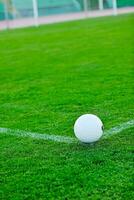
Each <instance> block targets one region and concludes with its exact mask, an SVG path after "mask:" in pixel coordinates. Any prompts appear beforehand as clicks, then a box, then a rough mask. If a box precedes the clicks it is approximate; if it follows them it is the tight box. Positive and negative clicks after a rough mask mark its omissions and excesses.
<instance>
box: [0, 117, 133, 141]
mask: <svg viewBox="0 0 134 200" xmlns="http://www.w3.org/2000/svg"><path fill="white" fill-rule="evenodd" d="M131 127H134V120H131V121H128V122H125V123H122V124H120V125H118V126H116V127H114V128H111V129H109V130H108V131H105V132H104V135H103V137H102V139H103V138H108V137H110V136H112V135H115V134H117V133H120V132H122V131H123V130H126V129H128V128H131ZM0 133H1V134H6V135H12V136H17V137H29V138H33V139H38V140H50V141H54V142H61V143H68V144H70V143H76V142H77V139H75V138H73V137H69V136H68V137H67V136H62V135H51V134H50V135H49V134H40V133H33V132H27V131H22V130H13V129H10V128H0Z"/></svg>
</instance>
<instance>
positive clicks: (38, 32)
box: [0, 14, 134, 200]
mask: <svg viewBox="0 0 134 200" xmlns="http://www.w3.org/2000/svg"><path fill="white" fill-rule="evenodd" d="M133 17H134V15H133V14H129V15H121V16H118V17H104V18H96V19H88V20H80V21H75V22H67V23H61V24H55V25H47V26H41V27H38V28H28V29H20V30H12V31H3V32H1V33H0V127H7V128H13V129H21V130H28V131H34V132H39V133H47V134H58V135H64V136H66V135H68V136H72V137H73V123H74V121H75V119H76V118H77V117H78V116H79V115H81V114H84V113H93V114H96V115H98V116H99V117H100V118H101V119H102V121H103V122H104V127H105V129H109V128H111V127H114V126H116V125H118V124H119V123H122V122H126V121H129V120H131V119H133V112H134V107H133V102H134V98H133V50H134V48H133V41H134V40H133V33H134V26H133ZM133 131H134V129H133V128H131V129H129V130H125V131H124V132H122V133H120V134H118V135H115V136H112V137H111V138H108V139H105V140H101V141H99V142H98V143H96V144H95V145H92V146H90V145H89V146H85V145H81V144H59V143H54V142H49V141H39V140H38V141H37V140H33V139H30V138H29V139H28V138H21V139H20V138H16V137H13V136H7V135H4V134H1V135H0V138H1V140H0V152H1V153H0V154H1V159H0V164H1V167H0V172H1V199H13V200H14V199H15V200H21V199H30V200H32V199H68V200H70V199H83V200H85V199H93V200H96V199H106V200H108V199H132V197H133V195H134V194H133V182H132V174H133V159H132V154H133V152H134V148H133V140H132V137H133V135H134V134H133Z"/></svg>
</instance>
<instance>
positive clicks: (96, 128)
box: [74, 114, 103, 143]
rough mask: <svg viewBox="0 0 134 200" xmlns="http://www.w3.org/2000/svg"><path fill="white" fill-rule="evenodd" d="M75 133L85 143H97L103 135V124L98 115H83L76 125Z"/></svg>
mask: <svg viewBox="0 0 134 200" xmlns="http://www.w3.org/2000/svg"><path fill="white" fill-rule="evenodd" d="M74 133H75V136H76V137H77V138H78V140H79V141H81V142H83V143H92V142H96V141H98V140H99V139H100V138H101V136H102V134H103V123H102V121H101V120H100V119H99V118H98V117H97V116H96V115H93V114H85V115H82V116H80V117H79V118H78V119H77V120H76V122H75V124H74Z"/></svg>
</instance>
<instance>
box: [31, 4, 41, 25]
mask: <svg viewBox="0 0 134 200" xmlns="http://www.w3.org/2000/svg"><path fill="white" fill-rule="evenodd" d="M32 1H33V14H34V21H35V26H39V23H38V17H39V14H38V2H37V0H32Z"/></svg>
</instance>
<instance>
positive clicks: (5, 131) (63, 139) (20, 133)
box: [0, 128, 76, 143]
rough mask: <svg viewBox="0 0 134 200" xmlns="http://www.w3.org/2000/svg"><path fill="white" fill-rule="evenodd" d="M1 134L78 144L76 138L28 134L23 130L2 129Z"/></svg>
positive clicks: (0, 129)
mask: <svg viewBox="0 0 134 200" xmlns="http://www.w3.org/2000/svg"><path fill="white" fill-rule="evenodd" d="M0 133H3V134H6V135H12V136H17V137H30V138H34V139H38V140H52V141H54V142H62V143H74V142H76V139H75V138H71V137H67V136H61V135H51V134H50V135H49V134H40V133H35V132H34V133H33V132H27V131H22V130H13V129H10V128H0Z"/></svg>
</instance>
